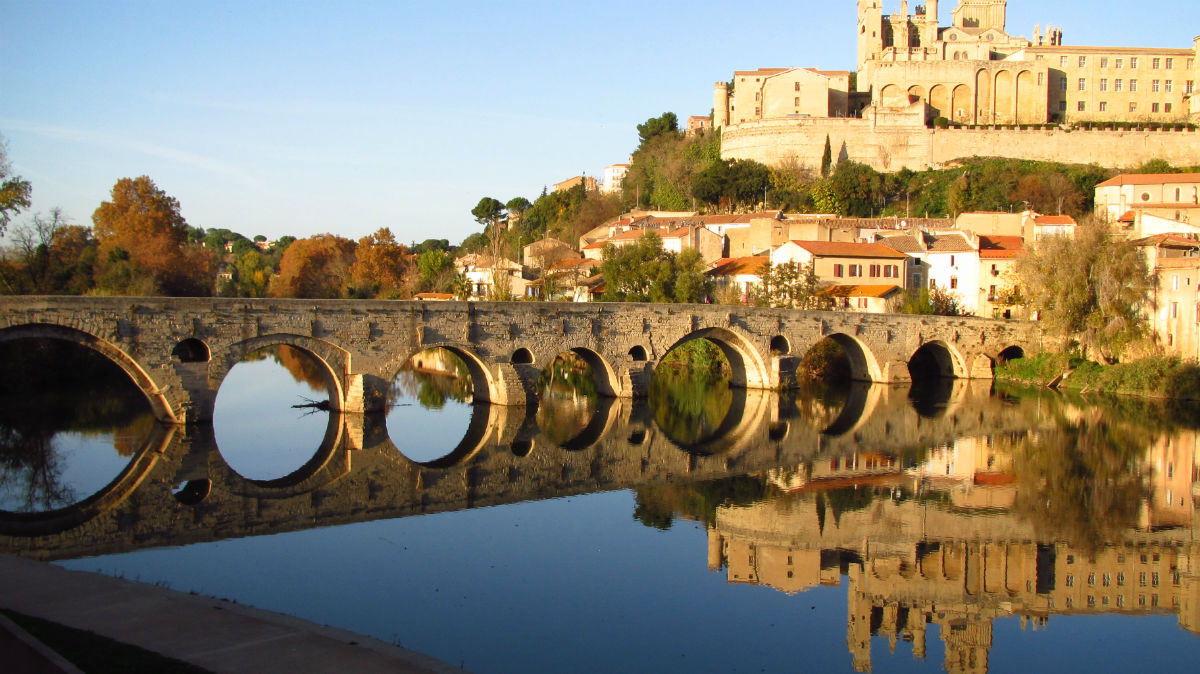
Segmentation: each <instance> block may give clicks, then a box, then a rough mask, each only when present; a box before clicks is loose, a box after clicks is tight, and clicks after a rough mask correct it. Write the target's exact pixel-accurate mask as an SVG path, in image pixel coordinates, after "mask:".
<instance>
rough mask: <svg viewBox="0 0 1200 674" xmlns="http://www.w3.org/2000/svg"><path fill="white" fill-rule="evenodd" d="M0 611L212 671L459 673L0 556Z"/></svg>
mask: <svg viewBox="0 0 1200 674" xmlns="http://www.w3.org/2000/svg"><path fill="white" fill-rule="evenodd" d="M0 608H3V609H7V612H11V613H16V614H19V615H20V616H29V617H33V618H36V619H40V620H41V621H49V622H53V623H55V624H57V625H59V626H62V627H66V628H71V629H74V630H80V631H83V632H90V633H92V634H95V635H98V636H100V637H103V638H105V639H106V640H109V641H111V642H116V643H118V644H129V645H131V646H136V647H138V648H140V649H145V650H147V651H151V652H153V653H157V654H161V655H162V656H165V657H166V658H170V659H172V660H178V661H180V662H185V663H190V664H192V665H195V666H196V667H198V668H200V670H201V671H209V672H214V673H220V672H246V671H288V672H314V673H316V672H332V671H351V672H392V673H394V672H413V673H416V672H451V671H457V670H456V669H455V668H453V667H451V666H450V665H448V664H446V663H443V662H440V661H437V660H434V659H433V658H430V657H428V656H426V655H423V654H420V653H415V652H413V651H409V650H406V649H403V648H400V647H399V646H395V645H392V644H386V643H383V642H381V641H378V640H376V639H372V638H369V637H365V636H362V635H359V634H354V633H351V632H346V631H344V630H339V629H335V628H331V627H325V626H321V625H316V624H313V623H310V622H308V621H306V620H301V619H299V618H294V617H291V616H285V615H280V614H277V613H272V612H270V611H263V610H260V609H256V608H252V607H249V606H244V605H239V604H236V603H233V602H227V601H223V600H220V599H213V598H210V597H202V596H197V595H191V594H185V593H182V592H176V591H174V590H168V589H165V588H161V587H156V586H153V585H146V584H144V583H137V582H133V581H128V580H124V579H120V578H112V577H110V576H105V575H101V574H98V573H89V572H84V571H69V570H67V569H63V568H61V567H58V566H55V565H53V564H47V563H45V562H36V561H31V560H27V559H22V558H19V557H12V556H8V555H0ZM11 613H9V615H11ZM122 652H126V651H122Z"/></svg>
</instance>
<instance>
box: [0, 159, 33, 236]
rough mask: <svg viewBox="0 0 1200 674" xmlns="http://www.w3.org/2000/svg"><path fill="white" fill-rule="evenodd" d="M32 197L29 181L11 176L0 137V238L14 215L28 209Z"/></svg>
mask: <svg viewBox="0 0 1200 674" xmlns="http://www.w3.org/2000/svg"><path fill="white" fill-rule="evenodd" d="M32 196H33V188H32V187H31V186H30V185H29V181H28V180H23V179H22V178H21V176H17V175H12V166H10V165H9V163H8V151H7V149H6V147H5V143H4V137H3V136H0V236H4V231H5V230H6V229H7V228H8V223H9V221H10V220H11V219H12V217H13V216H14V215H16V214H18V213H20V212H21V211H22V210H24V209H26V208H29V204H30V198H31V197H32Z"/></svg>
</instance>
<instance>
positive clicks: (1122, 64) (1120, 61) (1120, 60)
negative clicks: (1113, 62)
mask: <svg viewBox="0 0 1200 674" xmlns="http://www.w3.org/2000/svg"><path fill="white" fill-rule="evenodd" d="M1124 67H1125V59H1123V58H1118V59H1117V69H1121V68H1124Z"/></svg>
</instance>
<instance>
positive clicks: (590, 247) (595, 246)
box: [583, 241, 605, 250]
mask: <svg viewBox="0 0 1200 674" xmlns="http://www.w3.org/2000/svg"><path fill="white" fill-rule="evenodd" d="M604 244H605V242H604V241H597V242H595V243H589V244H588V245H586V246H584V247H583V249H584V250H596V249H598V248H603V247H604Z"/></svg>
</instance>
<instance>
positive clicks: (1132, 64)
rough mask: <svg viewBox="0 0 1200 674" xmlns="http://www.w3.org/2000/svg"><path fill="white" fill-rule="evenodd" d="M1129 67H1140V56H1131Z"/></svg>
mask: <svg viewBox="0 0 1200 674" xmlns="http://www.w3.org/2000/svg"><path fill="white" fill-rule="evenodd" d="M1129 67H1130V68H1136V67H1138V57H1136V56H1130V57H1129Z"/></svg>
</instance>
